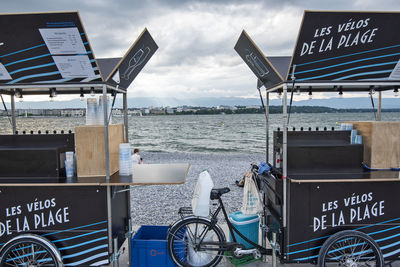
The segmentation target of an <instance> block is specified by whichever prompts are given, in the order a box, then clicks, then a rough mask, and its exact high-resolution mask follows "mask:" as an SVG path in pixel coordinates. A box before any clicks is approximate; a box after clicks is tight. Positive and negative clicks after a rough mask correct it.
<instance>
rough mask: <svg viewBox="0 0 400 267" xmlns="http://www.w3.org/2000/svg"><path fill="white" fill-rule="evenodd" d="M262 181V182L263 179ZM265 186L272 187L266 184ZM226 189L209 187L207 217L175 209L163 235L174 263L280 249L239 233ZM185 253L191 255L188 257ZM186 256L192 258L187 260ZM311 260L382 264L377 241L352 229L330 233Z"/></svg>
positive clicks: (321, 264)
mask: <svg viewBox="0 0 400 267" xmlns="http://www.w3.org/2000/svg"><path fill="white" fill-rule="evenodd" d="M256 170H257V169H256V168H255V167H254V166H252V179H254V181H255V182H256V185H257V186H258V188H259V187H260V183H261V179H259V177H258V175H257V171H256ZM277 175H278V174H277ZM263 182H264V183H266V181H263ZM267 187H268V188H269V189H270V190H273V188H272V187H270V185H268V184H267ZM229 191H230V189H229V188H227V187H224V188H218V189H212V190H211V194H210V199H211V200H217V201H218V203H217V208H216V209H215V211H214V212H211V216H209V217H198V216H194V215H193V213H192V209H191V208H187V207H184V208H180V209H179V214H180V215H181V219H180V220H178V221H176V222H175V223H174V224H173V225H172V226H171V227H170V229H169V232H168V236H167V239H168V241H167V245H168V252H169V254H170V257H171V259H172V261H173V262H174V263H175V264H176V265H178V266H183V267H192V266H201V267H210V266H216V265H218V263H219V262H220V261H221V260H222V257H223V256H225V255H224V254H225V252H231V253H232V257H234V258H241V257H244V256H245V255H253V257H254V258H255V259H259V258H260V257H261V256H262V255H271V254H272V255H273V249H274V250H275V251H278V252H279V251H280V249H279V247H278V246H277V244H274V242H275V241H274V240H272V241H273V242H272V243H271V246H272V249H268V248H265V247H263V246H260V245H258V244H256V243H254V242H252V241H251V240H249V239H248V238H247V237H246V236H244V235H243V234H242V233H240V232H239V231H238V230H237V228H236V227H235V226H234V225H233V224H232V223H231V222H230V220H229V219H228V215H227V213H226V210H225V206H224V204H223V202H222V199H221V196H222V195H224V194H226V193H228V192H229ZM221 211H222V213H223V217H224V219H225V221H226V223H227V225H228V229H229V233H230V234H231V237H232V242H227V240H226V237H225V234H224V232H223V230H222V229H221V227H220V226H219V225H218V224H217V223H218V215H219V213H220V212H221ZM270 230H271V229H270ZM234 233H236V234H237V235H238V236H240V237H241V238H242V239H243V240H244V241H245V242H248V243H249V244H251V245H252V246H254V248H251V249H246V248H245V246H244V245H243V244H240V243H238V242H237V240H236V237H235V234H234ZM279 253H280V252H279ZM188 255H189V256H192V257H188ZM189 258H192V259H191V261H190V260H189ZM193 259H194V261H193ZM273 261H274V259H273ZM314 263H315V264H317V266H318V267H326V266H346V267H352V266H359V265H358V264H364V265H362V266H375V267H382V266H384V265H385V261H384V258H383V256H382V252H381V250H380V248H379V246H378V245H377V243H376V242H375V241H374V240H373V239H372V238H371V237H369V236H368V235H366V234H365V233H363V232H360V231H355V230H343V231H339V232H337V233H335V234H333V235H331V236H330V237H329V238H328V239H327V240H326V241H325V242H324V243H323V245H322V246H321V249H320V250H319V252H317V261H314Z"/></svg>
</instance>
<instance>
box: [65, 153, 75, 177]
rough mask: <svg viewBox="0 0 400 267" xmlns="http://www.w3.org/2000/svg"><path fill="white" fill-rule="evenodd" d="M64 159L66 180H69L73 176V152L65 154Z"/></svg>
mask: <svg viewBox="0 0 400 267" xmlns="http://www.w3.org/2000/svg"><path fill="white" fill-rule="evenodd" d="M65 155H66V159H65V174H66V176H67V178H71V177H73V176H74V152H70V151H69V152H66V153H65Z"/></svg>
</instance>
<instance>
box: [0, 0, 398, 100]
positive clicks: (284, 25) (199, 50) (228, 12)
mask: <svg viewBox="0 0 400 267" xmlns="http://www.w3.org/2000/svg"><path fill="white" fill-rule="evenodd" d="M305 9H309V10H383V11H394V10H395V11H398V10H400V1H398V0H380V1H376V0H353V1H348V0H336V1H325V0H293V1H290V0H268V1H256V0H254V1H252V0H237V1H236V0H233V1H228V0H206V1H199V0H198V1H196V0H168V1H161V0H149V1H146V0H142V1H136V0H68V1H67V0H63V1H58V0H35V1H32V0H1V8H0V10H1V12H4V13H6V12H34V11H60V10H78V11H79V12H80V15H81V18H82V20H83V24H84V26H85V29H86V32H87V33H88V36H89V41H90V43H91V45H92V48H93V51H94V53H95V56H96V57H97V58H103V57H121V56H122V55H123V54H124V53H125V51H126V50H127V49H128V48H129V47H130V45H131V44H132V43H133V42H134V40H135V39H136V38H137V36H138V35H139V34H140V32H141V31H142V30H143V29H144V28H145V27H147V28H148V30H149V32H150V33H151V35H152V36H153V38H154V40H155V41H156V42H157V44H158V46H159V49H158V51H157V52H156V54H155V55H154V56H153V58H152V59H151V60H150V62H149V63H148V64H147V65H146V66H145V68H144V69H143V71H142V73H140V74H139V75H138V77H137V78H136V80H135V81H134V83H133V84H132V86H131V87H130V88H129V95H128V96H129V97H135V96H149V97H175V98H196V97H229V96H234V97H257V90H256V78H255V76H254V75H253V73H252V72H251V71H250V69H248V67H247V66H246V65H245V64H244V62H243V61H242V60H241V58H240V57H239V56H238V55H237V54H236V52H235V51H234V49H233V47H234V45H235V43H236V41H237V39H238V37H239V35H240V33H241V31H242V30H243V29H245V30H246V31H247V33H248V34H249V35H250V36H251V37H252V39H253V40H254V41H255V43H256V44H257V45H258V46H259V47H260V49H261V50H262V51H263V52H264V54H265V55H267V56H290V55H291V54H292V50H293V47H294V44H295V41H296V36H297V32H298V30H299V26H300V22H301V18H302V15H303V11H304V10H305ZM303 97H304V98H306V96H303ZM303 97H300V99H301V98H303ZM297 98H298V97H297Z"/></svg>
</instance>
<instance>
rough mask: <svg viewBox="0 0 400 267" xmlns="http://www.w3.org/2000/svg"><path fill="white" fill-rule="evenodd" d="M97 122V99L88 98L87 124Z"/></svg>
mask: <svg viewBox="0 0 400 267" xmlns="http://www.w3.org/2000/svg"><path fill="white" fill-rule="evenodd" d="M96 124H97V99H96V98H88V99H87V100H86V125H96Z"/></svg>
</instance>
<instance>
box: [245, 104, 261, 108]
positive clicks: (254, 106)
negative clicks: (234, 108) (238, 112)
mask: <svg viewBox="0 0 400 267" xmlns="http://www.w3.org/2000/svg"><path fill="white" fill-rule="evenodd" d="M246 108H248V109H250V108H254V109H259V108H261V106H257V105H252V106H246Z"/></svg>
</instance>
